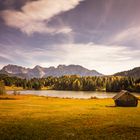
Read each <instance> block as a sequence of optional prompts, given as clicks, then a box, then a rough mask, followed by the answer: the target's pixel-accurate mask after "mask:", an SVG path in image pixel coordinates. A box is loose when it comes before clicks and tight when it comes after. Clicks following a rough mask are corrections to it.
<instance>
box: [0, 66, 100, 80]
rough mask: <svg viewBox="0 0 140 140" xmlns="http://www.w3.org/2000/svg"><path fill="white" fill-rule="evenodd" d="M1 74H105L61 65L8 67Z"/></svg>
mask: <svg viewBox="0 0 140 140" xmlns="http://www.w3.org/2000/svg"><path fill="white" fill-rule="evenodd" d="M0 73H1V74H7V75H9V76H17V77H20V78H28V79H30V78H42V77H48V76H57V77H60V76H63V75H79V76H102V75H103V74H101V73H99V72H97V71H96V70H89V69H86V68H84V67H82V66H80V65H68V66H66V65H59V66H57V67H56V68H55V67H48V68H45V67H41V66H39V65H37V66H35V67H34V68H32V69H31V68H25V67H21V66H17V65H10V64H9V65H7V66H4V67H3V68H2V69H1V70H0Z"/></svg>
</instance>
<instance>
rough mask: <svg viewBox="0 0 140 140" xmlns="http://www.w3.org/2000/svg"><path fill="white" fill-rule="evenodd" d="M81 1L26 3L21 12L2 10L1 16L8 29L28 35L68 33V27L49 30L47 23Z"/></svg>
mask: <svg viewBox="0 0 140 140" xmlns="http://www.w3.org/2000/svg"><path fill="white" fill-rule="evenodd" d="M81 1H83V0H57V1H52V0H39V1H32V2H27V3H26V4H25V5H24V6H23V7H22V8H21V11H17V10H4V11H2V12H1V15H2V17H3V19H4V21H5V22H6V24H7V25H8V26H10V27H14V28H17V29H20V30H21V31H22V32H24V33H27V34H28V35H31V34H33V33H34V32H38V33H46V32H47V33H65V34H67V33H69V32H71V31H72V29H71V28H70V27H68V26H64V27H58V28H50V27H47V22H49V21H50V20H51V18H52V17H54V16H55V15H58V14H60V13H62V12H65V11H69V10H71V9H73V8H75V7H76V6H77V5H78V4H79V3H80V2H81Z"/></svg>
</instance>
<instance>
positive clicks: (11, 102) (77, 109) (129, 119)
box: [0, 95, 140, 140]
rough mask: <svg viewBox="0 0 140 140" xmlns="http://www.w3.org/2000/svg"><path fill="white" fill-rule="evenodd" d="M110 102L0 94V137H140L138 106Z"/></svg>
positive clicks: (71, 139) (82, 139)
mask: <svg viewBox="0 0 140 140" xmlns="http://www.w3.org/2000/svg"><path fill="white" fill-rule="evenodd" d="M139 104H140V103H139ZM113 105H114V101H113V100H112V99H89V100H84V99H83V100H82V99H59V98H48V97H38V96H31V95H26V96H22V95H18V96H13V95H11V96H0V140H139V139H140V105H139V106H138V107H136V108H135V107H128V108H121V107H112V106H113Z"/></svg>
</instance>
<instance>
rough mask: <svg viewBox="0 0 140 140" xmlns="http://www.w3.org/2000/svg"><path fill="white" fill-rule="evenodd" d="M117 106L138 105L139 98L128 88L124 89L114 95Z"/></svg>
mask: <svg viewBox="0 0 140 140" xmlns="http://www.w3.org/2000/svg"><path fill="white" fill-rule="evenodd" d="M113 99H114V101H115V105H116V106H123V107H136V106H137V105H138V100H139V99H138V98H137V97H135V96H134V95H133V94H131V93H130V92H128V91H126V90H122V91H121V92H120V93H118V94H117V95H115V96H114V97H113Z"/></svg>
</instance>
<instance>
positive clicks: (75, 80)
mask: <svg viewBox="0 0 140 140" xmlns="http://www.w3.org/2000/svg"><path fill="white" fill-rule="evenodd" d="M0 81H1V82H3V85H5V86H8V87H22V88H23V89H26V90H32V89H34V90H41V89H53V90H74V91H106V92H119V91H121V90H129V91H132V92H140V79H137V80H136V79H133V78H130V77H120V76H96V77H80V76H77V75H70V76H62V77H46V78H33V79H21V78H17V77H9V76H7V75H5V74H3V75H1V74H0Z"/></svg>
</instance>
